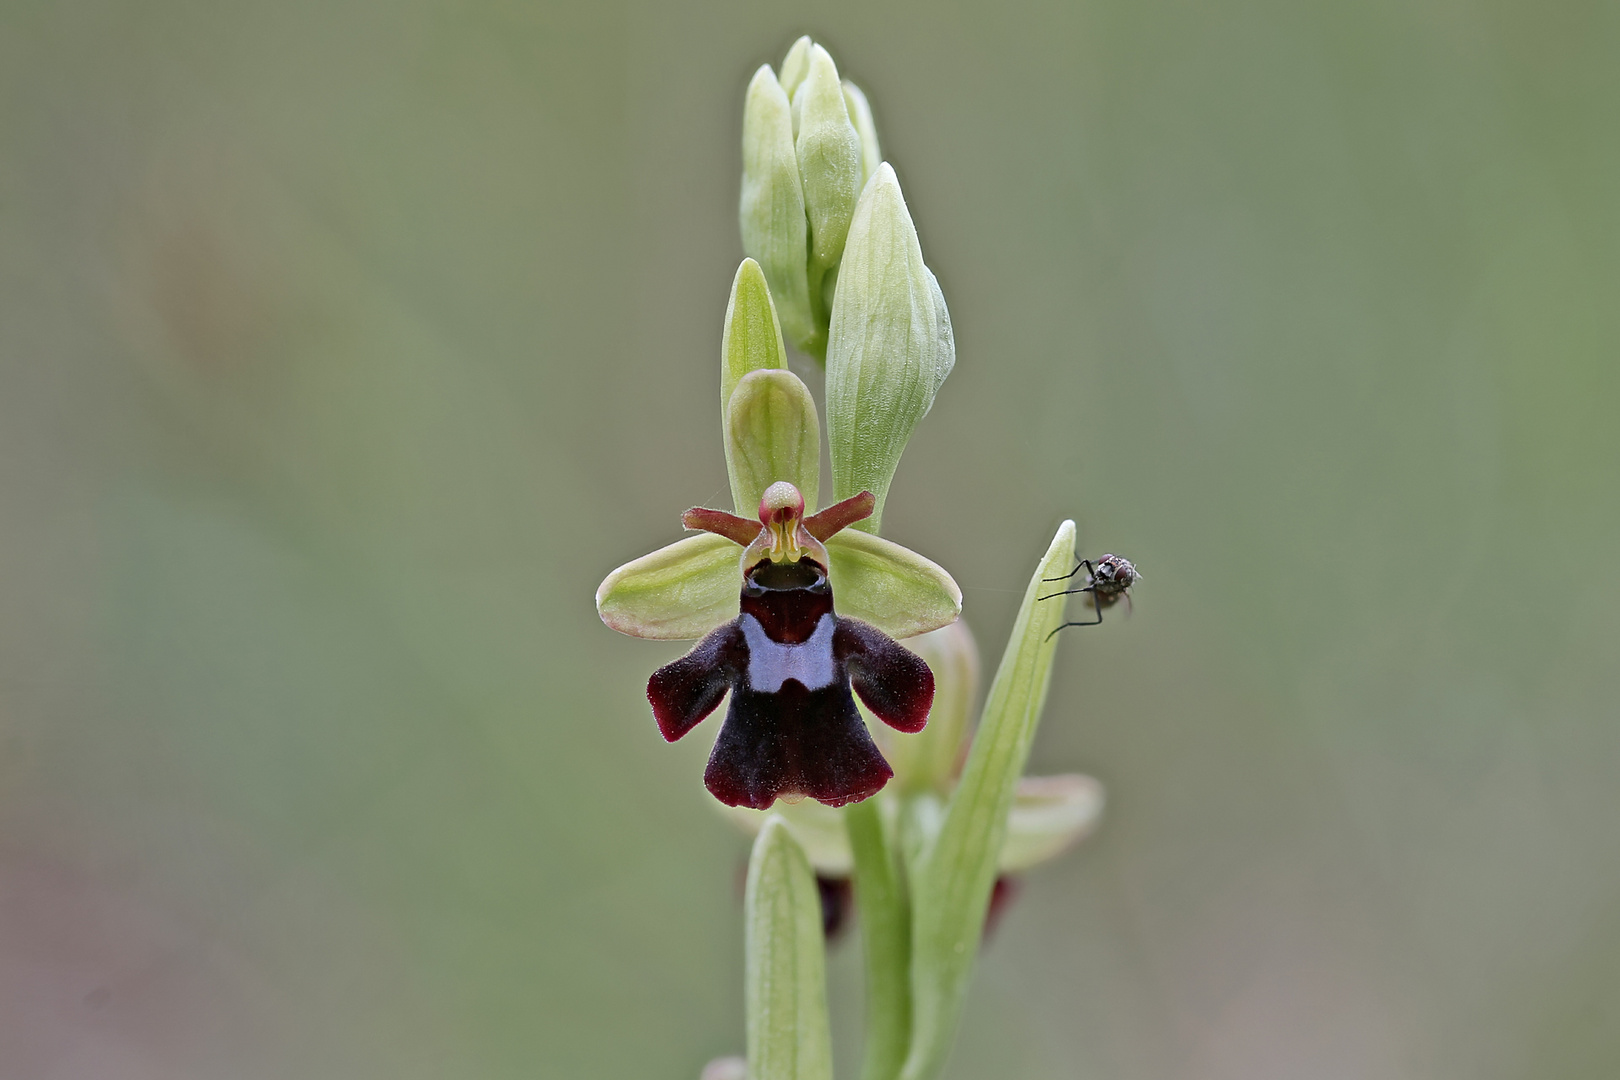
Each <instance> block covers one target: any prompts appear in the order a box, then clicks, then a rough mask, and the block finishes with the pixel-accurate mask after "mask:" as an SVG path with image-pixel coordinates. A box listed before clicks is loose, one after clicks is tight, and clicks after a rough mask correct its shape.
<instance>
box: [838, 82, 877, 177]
mask: <svg viewBox="0 0 1620 1080" xmlns="http://www.w3.org/2000/svg"><path fill="white" fill-rule="evenodd" d="M844 105H845V106H846V107H848V109H849V122H850V123H851V124H854V125H855V134H857V135H859V136H860V137H861V187H862V188H865V187H866V182H867V181H868V180H870V179H872V177H874V176H876V175H877V171H878V166H879V165H882V164H883V151H882V150H880V149H879V148H878V137H877V125H876V124H875V123H873V122H872V106H871V104H870V103H869V102H868V101H867V100H866V95H865V94H864V93H862V92H861V88H860V87H858V86H856V85H855V84H854V83H852V82H850V81H849V80H848V79H845V80H844Z"/></svg>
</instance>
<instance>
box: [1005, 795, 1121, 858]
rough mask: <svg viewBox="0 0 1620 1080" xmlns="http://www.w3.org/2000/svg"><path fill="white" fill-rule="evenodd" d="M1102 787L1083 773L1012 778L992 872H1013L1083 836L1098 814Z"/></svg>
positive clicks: (1100, 811) (1087, 833) (1095, 824)
mask: <svg viewBox="0 0 1620 1080" xmlns="http://www.w3.org/2000/svg"><path fill="white" fill-rule="evenodd" d="M1102 809H1103V786H1102V785H1101V784H1100V783H1098V782H1097V781H1096V780H1094V779H1092V778H1091V777H1089V776H1082V775H1080V774H1079V773H1065V774H1063V775H1060V776H1026V777H1024V778H1023V779H1022V780H1020V781H1018V789H1017V791H1016V792H1015V793H1014V795H1013V806H1012V812H1011V813H1009V814H1008V815H1007V837H1006V839H1005V840H1003V841H1002V844H1001V853H1000V854H999V855H998V856H997V857H996V871H997V873H1002V874H1017V873H1021V872H1023V871H1025V870H1028V869H1030V868H1031V867H1033V866H1039V865H1040V864H1041V863H1043V862H1046V861H1047V860H1048V859H1053V858H1056V857H1057V856H1058V855H1061V854H1063V852H1065V851H1067V850H1068V849H1069V848H1070V847H1073V846H1074V845H1075V844H1077V843H1079V842H1080V841H1081V840H1084V839H1085V838H1086V837H1087V836H1089V835H1091V832H1092V830H1094V829H1096V827H1097V822H1098V821H1099V820H1100V819H1101V817H1102Z"/></svg>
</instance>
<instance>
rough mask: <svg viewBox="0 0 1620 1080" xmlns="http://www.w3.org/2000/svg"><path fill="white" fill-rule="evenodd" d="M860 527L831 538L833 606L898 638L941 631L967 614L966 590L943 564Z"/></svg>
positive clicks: (857, 526)
mask: <svg viewBox="0 0 1620 1080" xmlns="http://www.w3.org/2000/svg"><path fill="white" fill-rule="evenodd" d="M857 528H859V523H857V524H856V525H854V526H851V527H850V528H848V529H845V530H844V531H843V532H840V533H838V534H837V535H836V536H832V537H829V538H828V540H827V554H828V556H829V557H830V558H831V560H832V566H830V567H829V568H828V570H829V571H830V581H831V583H832V589H833V603H834V605H836V607H837V609H838V613H839V614H840V615H845V616H848V617H850V618H854V619H860V620H861V621H862V622H868V623H871V624H872V625H873V626H875V627H877V628H878V629H879V630H882V631H883V632H884V633H885V634H888V635H889V636H890V637H894V638H908V637H912V636H914V635H916V634H924V633H927V632H928V631H930V630H937V629H939V628H940V627H941V626H945V625H947V624H948V623H952V622H955V621H956V617H957V616H958V615H960V614H962V590H961V589H959V588H957V585H956V581H955V580H954V579H953V578H952V577H951V575H950V574H948V573H946V572H945V569H944V568H943V567H941V566H940V565H939V564H938V563H935V562H932V561H930V560H928V559H925V558H923V557H922V556H921V555H919V554H917V553H916V552H915V551H912V550H911V549H910V548H905V547H901V546H900V545H899V544H896V543H893V542H892V541H889V540H885V539H883V538H882V537H880V536H873V535H871V534H870V533H863V532H856V531H855V530H856V529H857Z"/></svg>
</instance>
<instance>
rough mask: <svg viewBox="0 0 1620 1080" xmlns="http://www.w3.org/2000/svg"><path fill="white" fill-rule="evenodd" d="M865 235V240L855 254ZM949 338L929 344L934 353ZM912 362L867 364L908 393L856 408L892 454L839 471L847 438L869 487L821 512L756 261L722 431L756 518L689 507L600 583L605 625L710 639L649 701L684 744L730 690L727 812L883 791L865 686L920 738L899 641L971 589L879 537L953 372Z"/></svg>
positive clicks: (725, 739) (886, 714) (739, 314)
mask: <svg viewBox="0 0 1620 1080" xmlns="http://www.w3.org/2000/svg"><path fill="white" fill-rule="evenodd" d="M891 175H892V174H891ZM891 183H892V182H891ZM874 189H878V196H877V199H878V205H879V208H880V209H881V208H883V207H886V206H888V205H891V204H890V203H889V202H888V200H887V196H888V190H887V189H886V188H882V187H881V186H880V185H876V184H874V185H872V186H871V187H869V188H868V192H869V193H870V192H871V191H872V190H874ZM894 192H895V193H896V194H897V193H898V187H897V186H894ZM862 205H863V206H866V205H867V203H866V202H865V200H864V199H863V203H862ZM900 206H901V209H902V210H903V208H904V204H903V202H902V203H901V204H900ZM857 216H859V212H858V211H857ZM872 216H873V215H872V214H871V213H870V211H869V212H868V214H867V217H868V218H871V217H872ZM879 217H880V218H881V214H880V215H879ZM905 224H906V225H907V226H908V227H909V225H910V221H909V218H908V219H907V220H906V222H905ZM862 235H864V234H863V233H860V232H857V233H854V234H852V237H851V246H852V247H853V246H858V245H859V244H860V243H861V236H862ZM911 235H912V241H911V242H912V245H913V246H915V243H916V241H915V233H914V232H913V233H912V234H911ZM917 262H918V264H919V265H920V263H921V259H920V256H919V258H918V259H917ZM849 292H850V293H851V294H854V293H856V292H858V290H849ZM941 317H943V305H941V306H940V308H939V313H938V315H935V314H934V313H933V312H932V311H930V312H929V318H930V319H931V320H932V321H933V323H934V325H937V321H938V319H939V318H941ZM938 341H939V339H938V337H937V335H936V336H935V337H934V338H931V339H930V340H929V341H928V342H927V343H925V344H926V345H927V347H928V348H929V349H930V350H935V349H937V348H938ZM947 343H948V341H947ZM913 351H915V350H913ZM899 359H900V363H899V364H898V365H896V366H894V367H893V368H892V369H891V375H890V377H889V378H888V383H889V384H893V383H896V382H897V381H898V382H900V383H902V384H904V383H905V381H906V380H910V381H911V382H912V383H915V384H916V385H915V386H912V387H911V388H910V389H909V390H908V389H907V387H906V386H905V385H900V386H899V387H898V388H896V387H894V386H885V385H883V383H884V369H883V367H882V365H879V364H876V363H869V364H868V365H867V369H866V372H865V375H866V378H867V379H868V380H869V381H871V382H874V383H875V384H878V390H879V391H883V390H885V389H887V390H888V394H887V398H886V396H885V394H884V393H882V392H874V393H871V394H868V395H866V399H865V400H866V401H867V402H872V401H877V402H882V401H884V400H886V399H889V398H895V397H898V398H900V399H902V400H904V401H905V403H906V405H905V407H904V408H900V409H890V410H887V412H886V413H880V414H878V415H871V414H868V415H866V416H865V417H864V418H857V421H860V420H864V422H865V423H866V425H867V426H868V427H873V426H876V427H880V428H882V427H889V428H895V429H896V430H895V431H894V432H893V433H892V434H891V436H890V437H889V438H887V439H886V440H885V441H884V442H883V445H882V447H881V450H880V451H879V464H878V465H876V466H875V467H868V468H867V469H865V470H864V471H852V470H848V469H842V468H840V463H841V461H845V462H847V461H849V460H853V459H854V458H855V457H857V456H858V455H856V454H853V453H846V454H844V455H842V457H841V456H840V455H839V454H838V453H837V448H836V446H835V453H834V481H835V483H839V484H843V483H846V482H848V478H849V477H850V476H851V475H859V476H860V477H861V478H862V479H866V480H869V486H868V487H867V488H863V489H861V490H857V491H855V492H853V493H850V494H848V495H847V497H845V498H842V499H841V500H840V501H838V502H836V503H834V504H833V505H832V506H829V507H827V508H826V509H824V510H822V511H821V512H820V513H817V514H809V515H807V514H806V512H805V511H806V508H807V505H808V504H810V503H812V502H813V501H814V498H815V492H816V490H817V487H818V480H819V475H818V470H819V467H820V454H821V441H820V430H821V429H820V422H819V417H818V416H817V413H816V407H815V402H814V400H813V399H812V398H811V396H810V391H809V389H808V388H807V387H806V386H805V385H804V383H803V382H802V381H801V380H800V379H799V378H798V376H796V375H794V374H793V373H792V372H791V371H789V370H787V363H786V353H785V350H784V348H783V346H782V332H781V329H780V324H779V322H778V320H777V315H776V309H775V306H774V304H773V302H772V298H771V295H770V290H769V288H768V287H767V285H766V283H765V276H764V273H763V272H762V271H761V269H760V267H759V265H758V264H757V263H755V262H754V260H752V259H745V260H743V263H742V265H741V266H740V267H739V268H738V271H737V276H736V279H735V281H734V282H733V284H732V294H731V303H730V306H729V308H728V310H727V313H726V324H725V330H724V333H723V337H722V343H721V400H722V424H721V429H722V434H723V435H724V438H725V443H724V445H725V451H726V465H727V471H728V472H729V474H730V478H731V489H732V498H733V502H734V505H735V506H736V508H737V509H738V510H742V509H744V508H745V507H746V508H749V509H752V508H754V507H757V508H758V511H757V520H750V519H749V518H745V517H743V516H741V515H740V514H733V513H729V512H727V511H723V510H713V509H707V508H702V507H697V508H693V509H691V510H688V511H687V512H686V514H685V515H684V516H683V519H682V520H683V523H684V524H685V525H686V527H687V528H688V529H692V530H694V531H698V532H699V533H700V534H701V535H698V536H694V537H690V538H688V539H686V540H681V541H679V542H677V543H674V544H671V545H669V546H668V547H665V548H661V549H660V550H658V551H655V552H653V553H651V554H650V555H646V556H643V557H642V558H640V559H637V560H635V561H633V562H630V563H627V564H625V565H624V566H621V567H620V568H619V569H617V570H615V571H613V573H611V574H609V575H608V576H607V578H606V580H604V581H603V582H602V585H601V587H600V588H599V589H598V590H597V594H596V605H597V611H598V613H599V614H600V615H601V617H602V621H603V622H605V623H606V624H607V625H608V626H610V627H612V628H613V629H615V630H618V631H620V632H621V633H625V634H630V635H632V636H635V637H646V638H656V639H677V640H678V639H690V638H701V639H702V640H700V641H699V642H698V643H697V645H696V646H695V647H693V649H692V650H691V651H690V652H689V653H687V654H686V656H684V657H682V658H681V659H679V660H676V661H675V662H673V663H671V664H667V665H665V666H664V667H662V668H660V669H659V670H658V671H657V672H655V673H654V674H653V677H652V679H651V681H650V682H649V683H648V686H647V697H648V699H649V701H651V703H652V706H653V715H654V718H655V720H656V721H657V723H658V728H659V731H660V732H661V733H662V735H663V736H664V738H665V739H666V740H669V741H671V742H673V741H674V740H676V739H679V738H681V737H682V736H684V735H685V734H686V733H687V732H688V731H690V730H691V729H692V728H693V727H695V726H696V725H697V724H698V723H699V722H700V721H701V720H702V719H703V718H704V717H706V716H707V715H708V714H709V713H710V712H712V711H713V710H714V709H715V708H716V707H718V705H719V704H720V701H721V699H722V698H724V697H725V696H726V694H727V692H728V691H729V692H730V694H731V704H730V706H729V709H728V711H727V715H726V719H725V722H724V724H723V725H722V728H721V732H720V737H719V739H718V740H717V742H716V743H715V747H714V751H713V753H712V754H711V756H710V758H709V764H708V767H707V768H706V770H705V772H704V784H705V786H706V787H707V788H708V789H709V791H710V792H711V793H712V794H713V795H714V796H715V797H716V798H717V799H719V800H720V801H721V802H723V803H726V804H728V805H731V806H742V807H752V808H755V809H761V810H763V809H766V808H768V807H770V806H771V805H772V804H773V803H774V802H775V801H776V800H777V799H778V798H782V799H785V800H788V801H797V800H798V799H800V798H804V797H809V798H812V799H815V800H817V801H819V802H822V803H826V804H827V805H829V806H842V805H845V804H847V803H851V802H857V801H859V800H861V799H864V798H866V797H868V796H870V795H872V794H873V793H874V792H876V791H877V790H879V789H880V788H882V787H883V785H884V784H885V783H886V782H887V781H888V779H889V778H890V777H891V776H892V775H893V770H892V769H891V768H890V767H889V765H888V763H887V762H886V761H885V760H884V758H883V755H882V754H881V753H880V752H879V750H878V748H877V746H876V744H875V743H874V742H873V741H872V738H871V735H870V734H869V733H868V731H867V729H866V725H865V723H864V722H863V721H862V719H861V716H860V713H859V712H858V711H857V709H856V706H855V700H854V695H859V696H860V699H861V700H862V701H863V702H865V703H866V705H867V707H868V708H869V709H870V710H871V711H872V712H873V713H874V714H876V715H877V716H878V717H879V718H881V719H882V720H884V721H885V722H887V723H888V724H890V725H891V726H893V727H894V728H895V729H897V730H900V731H908V732H915V731H919V730H921V729H922V727H923V725H924V723H925V722H926V721H927V719H928V710H929V706H930V704H931V702H932V700H933V693H934V682H933V676H932V674H931V673H930V672H929V670H928V665H927V664H926V663H924V662H923V661H922V660H920V659H919V658H917V657H916V656H915V655H914V654H912V653H911V652H909V651H908V650H907V649H905V648H904V647H903V646H901V645H899V644H898V643H897V642H896V641H895V640H894V639H895V638H906V637H911V636H913V635H916V634H921V633H925V632H927V631H929V630H934V629H937V628H939V627H941V626H945V625H947V624H949V623H951V622H953V621H955V619H956V617H957V615H958V614H959V613H960V611H961V607H962V594H961V591H960V590H959V589H958V588H957V587H956V583H955V582H954V581H953V580H951V577H950V575H949V574H947V573H946V572H945V571H944V570H942V569H941V568H940V567H938V566H936V565H935V564H934V563H932V562H930V561H929V560H927V559H925V558H923V557H922V556H921V555H918V554H917V553H915V552H913V551H909V550H907V549H906V548H904V547H901V546H900V545H899V544H895V543H893V542H891V541H888V540H884V539H882V538H880V537H878V536H876V535H873V534H872V533H871V532H867V531H864V530H865V529H867V528H871V527H872V525H873V524H874V523H875V519H876V516H877V514H879V513H881V509H882V499H883V497H884V496H885V495H886V494H887V491H888V486H889V481H890V479H891V477H892V475H893V471H894V467H895V465H896V464H897V463H898V460H899V451H900V450H901V449H902V448H903V446H904V442H905V438H906V437H907V436H909V434H910V431H911V428H912V427H913V426H914V425H915V423H916V421H917V420H918V419H920V417H921V414H922V412H926V411H927V408H926V407H927V402H931V401H932V398H933V392H934V391H935V390H936V389H937V388H938V385H939V382H940V381H941V380H942V379H943V377H944V376H943V374H940V373H939V371H940V364H939V363H938V362H937V357H935V356H934V355H933V353H932V352H931V353H930V356H929V357H928V358H927V359H928V360H929V363H926V364H919V363H915V362H912V363H910V364H909V365H908V364H907V363H906V361H907V359H908V358H907V357H905V356H903V355H902V356H901V357H900V358H899ZM909 359H911V360H913V361H915V359H916V358H915V357H911V358H909ZM944 370H949V358H947V361H946V363H945V364H944ZM919 372H922V373H923V375H922V377H921V378H920V379H919V375H918V373H919ZM924 396H926V401H924V402H923V404H922V407H921V408H920V409H919V408H918V407H917V402H918V400H919V399H920V398H923V397H924ZM835 405H836V402H835ZM871 488H876V489H877V490H878V492H879V494H877V495H875V496H874V495H873V493H872V490H871ZM849 526H856V527H855V528H849ZM835 596H836V598H837V606H836V609H835V607H834V597H835Z"/></svg>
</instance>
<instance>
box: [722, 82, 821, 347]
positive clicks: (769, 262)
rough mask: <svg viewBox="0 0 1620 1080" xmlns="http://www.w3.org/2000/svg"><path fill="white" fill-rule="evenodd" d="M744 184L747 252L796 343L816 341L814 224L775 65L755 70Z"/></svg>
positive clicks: (746, 117)
mask: <svg viewBox="0 0 1620 1080" xmlns="http://www.w3.org/2000/svg"><path fill="white" fill-rule="evenodd" d="M742 159H743V182H742V202H741V205H740V208H739V211H738V224H739V226H740V227H741V230H742V242H743V251H744V252H746V253H747V254H748V256H749V257H750V258H752V259H755V260H757V261H758V262H759V265H760V268H761V269H762V270H764V272H765V280H766V281H768V282H769V283H770V290H771V296H772V298H773V299H774V300H775V301H776V310H777V314H778V315H780V316H781V320H782V328H783V330H784V331H786V333H787V336H788V337H789V338H790V339H792V341H793V342H794V344H796V345H800V347H801V348H802V347H803V346H802V344H800V343H801V342H806V341H809V342H815V341H817V340H819V339H820V338H821V334H822V330H821V328H820V326H819V324H818V323H817V321H816V319H815V314H814V312H812V311H811V307H810V286H809V278H808V272H809V243H810V227H809V222H808V220H807V219H806V217H805V209H804V190H803V188H802V187H801V186H800V180H799V159H798V152H797V151H796V150H795V149H794V146H793V119H792V115H791V107H790V105H789V103H788V96H787V94H786V93H784V92H783V90H782V86H781V84H780V83H778V82H777V81H776V76H775V75H774V74H773V73H772V72H771V69H770V65H768V64H767V65H764V66H762V67H761V68H760V69H759V70H758V71H756V72H754V78H753V80H752V81H751V82H750V83H749V84H748V97H747V100H746V102H745V104H744V106H743V145H742Z"/></svg>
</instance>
